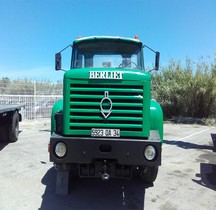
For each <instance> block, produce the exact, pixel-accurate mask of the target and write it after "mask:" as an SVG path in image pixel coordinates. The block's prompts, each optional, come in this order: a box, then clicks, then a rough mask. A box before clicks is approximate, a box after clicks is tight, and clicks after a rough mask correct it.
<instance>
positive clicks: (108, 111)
mask: <svg viewBox="0 0 216 210" xmlns="http://www.w3.org/2000/svg"><path fill="white" fill-rule="evenodd" d="M107 104H108V107H107V106H106V108H104V106H105V105H107ZM100 109H101V113H102V115H103V116H104V118H105V119H107V118H108V117H109V115H110V114H111V112H112V100H111V99H110V98H109V92H108V91H105V92H104V98H102V100H101V102H100Z"/></svg>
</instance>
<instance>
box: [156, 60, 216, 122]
mask: <svg viewBox="0 0 216 210" xmlns="http://www.w3.org/2000/svg"><path fill="white" fill-rule="evenodd" d="M152 77H153V78H152V84H153V86H152V97H153V98H155V99H156V100H157V101H158V102H159V103H161V106H162V108H163V111H164V116H165V119H168V118H171V117H172V116H183V117H199V118H208V117H213V118H215V117H216V86H215V84H216V61H214V62H213V63H210V64H206V63H205V62H204V61H203V59H201V60H200V61H199V62H198V63H196V64H193V65H192V61H191V60H190V59H189V58H187V59H186V65H185V67H182V65H181V62H180V61H174V60H170V61H169V64H168V66H167V67H162V69H161V71H160V72H157V73H154V74H153V75H152Z"/></svg>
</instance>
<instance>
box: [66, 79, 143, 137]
mask: <svg viewBox="0 0 216 210" xmlns="http://www.w3.org/2000/svg"><path fill="white" fill-rule="evenodd" d="M69 88H70V90H69V91H70V99H69V104H68V106H69V107H68V108H69V116H70V117H69V119H68V120H69V130H70V133H71V134H73V135H82V136H83V135H87V136H89V135H91V129H92V128H109V129H120V131H121V137H122V136H124V137H127V136H134V135H135V136H141V135H142V130H143V86H142V85H121V84H111V85H104V84H75V83H73V82H72V81H71V83H70V86H69ZM106 94H108V98H109V99H110V100H111V101H110V100H109V99H107V98H106V97H107V96H106ZM103 98H104V100H102V99H103ZM110 102H111V103H110ZM111 104H112V109H111V113H110V115H109V116H108V117H107V119H106V118H105V117H104V116H103V114H102V113H101V107H102V108H103V110H104V111H105V115H106V114H107V113H108V110H109V109H110V108H111ZM133 132H136V133H133Z"/></svg>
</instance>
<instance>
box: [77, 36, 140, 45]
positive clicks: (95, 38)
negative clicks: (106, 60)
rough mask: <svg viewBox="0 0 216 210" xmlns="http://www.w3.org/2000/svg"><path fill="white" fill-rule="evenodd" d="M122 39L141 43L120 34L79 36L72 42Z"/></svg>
mask: <svg viewBox="0 0 216 210" xmlns="http://www.w3.org/2000/svg"><path fill="white" fill-rule="evenodd" d="M99 39H100V40H103V39H104V40H122V41H129V42H135V43H139V44H142V42H141V41H140V40H138V39H133V38H125V37H120V36H88V37H81V38H78V39H76V40H74V44H75V43H78V42H82V41H90V40H99Z"/></svg>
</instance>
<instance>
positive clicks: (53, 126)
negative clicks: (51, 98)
mask: <svg viewBox="0 0 216 210" xmlns="http://www.w3.org/2000/svg"><path fill="white" fill-rule="evenodd" d="M61 110H63V99H60V100H58V101H57V102H56V103H55V104H54V106H53V108H52V114H51V134H52V133H53V131H55V129H56V123H55V113H56V112H59V111H61Z"/></svg>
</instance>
